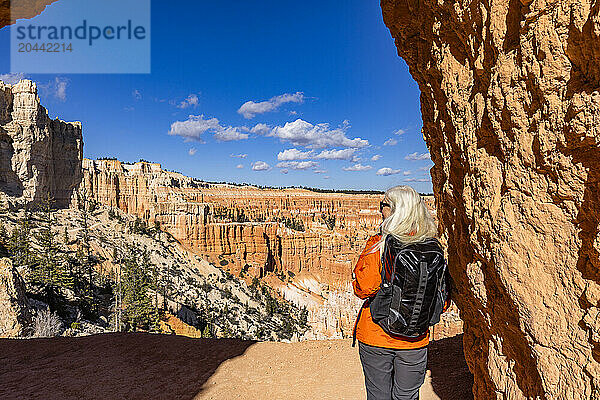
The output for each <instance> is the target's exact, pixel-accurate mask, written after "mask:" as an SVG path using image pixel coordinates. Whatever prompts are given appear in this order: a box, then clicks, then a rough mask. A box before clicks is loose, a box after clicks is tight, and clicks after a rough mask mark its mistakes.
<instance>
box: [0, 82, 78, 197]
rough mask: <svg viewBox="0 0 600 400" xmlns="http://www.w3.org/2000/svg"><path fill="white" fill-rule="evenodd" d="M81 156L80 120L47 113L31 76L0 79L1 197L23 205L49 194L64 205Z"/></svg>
mask: <svg viewBox="0 0 600 400" xmlns="http://www.w3.org/2000/svg"><path fill="white" fill-rule="evenodd" d="M82 158H83V138H82V135H81V123H79V122H64V121H61V120H59V119H54V120H53V119H50V118H49V117H48V111H47V110H46V109H45V108H44V107H42V106H41V105H40V99H39V97H38V95H37V87H36V85H35V83H33V82H32V81H29V80H21V81H20V82H19V83H17V84H15V85H12V86H11V85H6V84H4V83H3V82H2V81H0V201H5V202H8V203H9V204H10V205H23V204H29V203H32V202H36V201H40V200H44V199H45V198H46V197H47V196H48V195H49V196H50V197H51V198H52V199H53V200H54V201H55V202H56V205H58V206H63V207H64V206H67V205H68V204H69V201H70V198H71V195H72V192H73V189H75V188H76V187H77V185H79V183H80V182H81V177H82V172H81V160H82Z"/></svg>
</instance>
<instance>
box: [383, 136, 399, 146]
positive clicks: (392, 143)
mask: <svg viewBox="0 0 600 400" xmlns="http://www.w3.org/2000/svg"><path fill="white" fill-rule="evenodd" d="M397 144H398V141H397V140H396V139H394V138H389V139H388V140H386V141H385V142H383V145H384V146H395V145H397Z"/></svg>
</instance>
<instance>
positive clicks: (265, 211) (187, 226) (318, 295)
mask: <svg viewBox="0 0 600 400" xmlns="http://www.w3.org/2000/svg"><path fill="white" fill-rule="evenodd" d="M83 170H84V180H83V183H84V184H83V185H82V186H81V189H80V190H79V192H78V193H77V195H76V199H75V202H76V203H77V202H78V201H82V198H83V197H87V198H90V199H94V200H96V201H98V202H100V203H102V204H105V205H107V206H109V207H113V208H119V209H120V210H122V211H125V212H127V213H130V214H132V215H137V216H139V217H141V218H144V219H145V220H147V221H150V223H154V222H155V221H156V222H159V223H160V226H161V228H162V229H163V230H165V231H167V232H169V233H170V234H171V235H173V236H174V237H175V238H176V239H177V240H178V241H179V242H181V243H182V244H184V245H185V246H186V248H188V249H190V250H191V251H193V252H195V253H197V254H199V255H201V256H202V257H204V258H206V259H207V260H208V261H211V262H213V263H214V264H215V265H218V266H219V267H220V268H222V269H225V270H228V271H230V272H232V273H234V274H235V275H240V276H243V277H245V279H246V280H247V282H248V283H250V282H251V281H252V278H253V277H257V278H260V279H262V280H263V281H265V282H266V283H267V284H269V285H270V286H271V287H273V288H275V289H276V290H278V291H279V293H280V294H281V295H282V297H284V298H285V299H287V300H290V301H292V302H294V303H295V304H297V305H299V306H300V307H303V306H306V307H307V310H308V312H309V315H308V320H309V322H310V325H311V326H312V331H311V332H310V333H309V334H307V335H305V338H313V339H323V338H335V337H339V338H343V337H349V336H350V335H351V330H352V327H353V325H354V320H355V318H356V313H357V310H358V309H359V306H360V304H361V301H360V300H359V299H358V298H357V297H356V296H354V294H353V292H352V288H351V285H350V281H351V274H352V269H353V268H354V265H355V264H356V261H357V260H358V256H359V254H360V252H361V251H362V249H363V246H364V245H365V243H366V241H367V238H368V237H369V236H370V235H372V234H374V233H375V232H376V231H377V229H378V226H379V223H380V222H381V215H380V213H379V201H380V198H381V195H369V194H356V195H351V194H340V193H316V192H312V191H308V190H301V189H282V190H274V189H261V188H256V187H252V186H235V185H228V184H211V183H207V182H202V181H199V180H195V179H192V178H189V177H186V176H184V175H182V174H179V173H176V172H170V171H165V170H163V169H162V168H161V166H160V164H156V163H148V162H138V163H135V164H126V163H122V162H120V161H118V160H87V159H86V160H84V162H83ZM431 200H432V199H426V201H427V202H429V203H430V204H431ZM333 216H335V222H332V221H333V220H332V217H333ZM286 218H287V219H288V220H289V219H293V220H294V221H296V222H298V221H301V222H302V226H303V228H304V230H303V231H301V230H295V229H291V228H290V227H289V225H290V224H289V223H288V224H287V225H286V223H285V222H282V221H283V219H286ZM234 221H238V222H234ZM240 221H244V222H240ZM327 223H329V226H328V225H327ZM445 318H446V317H445ZM445 323H446V325H448V327H444V328H443V329H441V328H440V330H438V333H439V334H440V335H442V336H444V335H445V336H451V335H454V334H456V333H459V332H460V331H461V329H462V322H461V321H460V320H456V315H454V316H450V314H449V315H448V318H446V319H445ZM440 326H441V325H440Z"/></svg>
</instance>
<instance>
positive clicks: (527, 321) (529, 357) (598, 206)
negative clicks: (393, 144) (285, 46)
mask: <svg viewBox="0 0 600 400" xmlns="http://www.w3.org/2000/svg"><path fill="white" fill-rule="evenodd" d="M381 7H382V10H383V18H384V22H385V24H386V25H387V26H388V28H389V29H390V32H391V34H392V36H393V37H394V39H395V42H396V46H397V48H398V54H399V55H400V56H401V57H402V58H403V59H404V60H405V61H406V62H407V64H408V66H409V70H410V73H411V74H412V76H413V77H414V79H415V80H416V81H417V83H418V85H419V87H420V90H421V111H422V114H423V133H424V137H425V140H426V141H427V144H428V146H429V150H430V153H431V157H432V160H433V161H434V163H435V166H434V167H433V169H432V172H431V173H432V178H433V187H434V194H435V198H436V206H437V210H438V217H439V220H440V225H441V229H442V231H443V233H444V234H445V235H446V236H447V240H448V245H449V253H450V268H451V272H452V275H453V277H454V280H455V282H456V284H457V291H458V292H457V296H456V301H457V303H458V306H459V308H460V310H461V316H462V318H463V320H464V322H465V335H464V344H465V345H464V348H465V353H466V354H465V355H466V358H467V362H468V364H469V368H470V369H471V371H472V372H473V373H474V375H475V386H474V389H473V390H474V394H475V396H476V398H477V399H486V400H487V399H600V322H599V321H600V318H599V312H600V235H599V222H600V146H599V145H600V93H599V89H600V37H599V36H600V15H599V10H600V2H598V1H591V0H562V1H546V0H533V1H532V0H476V1H470V2H466V1H446V0H382V1H381Z"/></svg>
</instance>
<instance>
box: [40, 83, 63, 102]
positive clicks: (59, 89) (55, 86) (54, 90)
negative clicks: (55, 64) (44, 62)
mask: <svg viewBox="0 0 600 400" xmlns="http://www.w3.org/2000/svg"><path fill="white" fill-rule="evenodd" d="M68 85H69V80H68V79H66V78H59V77H55V78H54V80H51V81H48V82H47V83H39V84H38V85H37V86H38V88H39V89H40V91H42V92H43V93H44V94H45V95H46V96H53V97H55V98H56V99H58V100H59V101H65V100H67V86H68Z"/></svg>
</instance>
